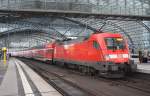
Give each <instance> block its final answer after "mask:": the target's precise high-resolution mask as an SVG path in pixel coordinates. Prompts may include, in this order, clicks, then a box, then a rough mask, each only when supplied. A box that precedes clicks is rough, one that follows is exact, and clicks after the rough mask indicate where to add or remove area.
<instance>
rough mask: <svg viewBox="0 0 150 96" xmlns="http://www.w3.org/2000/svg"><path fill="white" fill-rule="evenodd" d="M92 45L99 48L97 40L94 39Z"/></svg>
mask: <svg viewBox="0 0 150 96" xmlns="http://www.w3.org/2000/svg"><path fill="white" fill-rule="evenodd" d="M93 47H94V48H96V49H99V48H100V46H99V44H98V42H96V41H93Z"/></svg>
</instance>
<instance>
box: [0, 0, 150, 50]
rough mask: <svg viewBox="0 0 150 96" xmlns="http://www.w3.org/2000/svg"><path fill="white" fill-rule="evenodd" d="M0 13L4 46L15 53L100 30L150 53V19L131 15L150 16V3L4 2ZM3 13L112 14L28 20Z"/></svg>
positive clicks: (108, 0)
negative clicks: (98, 16) (99, 16)
mask: <svg viewBox="0 0 150 96" xmlns="http://www.w3.org/2000/svg"><path fill="white" fill-rule="evenodd" d="M0 10H2V12H1V11H0V47H8V48H9V49H10V50H11V51H16V50H24V49H28V48H31V47H34V46H38V45H43V44H45V43H48V42H52V41H55V40H64V39H67V38H72V39H76V38H82V37H87V36H89V35H90V34H92V33H94V32H95V30H99V29H101V31H102V32H113V33H121V34H122V35H123V36H124V37H125V38H127V39H128V42H129V47H130V49H134V50H135V52H137V51H138V50H144V49H149V50H150V20H144V19H133V18H132V19H130V16H131V17H132V16H137V17H138V16H139V17H140V16H141V17H142V16H143V17H150V0H0ZM3 10H14V11H18V10H19V11H20V10H21V11H22V10H23V11H24V10H27V11H28V10H34V11H42V12H47V11H49V10H53V11H56V12H57V11H59V12H60V11H61V12H67V11H69V12H81V13H83V12H86V13H91V14H108V15H109V17H107V16H104V17H102V18H97V17H94V16H88V17H86V16H84V17H83V16H81V17H80V16H76V15H74V14H72V15H71V16H58V15H57V16H55V15H41V14H40V15H32V16H31V15H30V16H28V14H27V15H26V16H25V17H24V16H22V15H18V14H17V15H16V14H15V15H14V13H12V12H10V13H9V12H8V13H4V12H3ZM113 15H117V16H119V17H117V18H115V17H113ZM111 16H112V17H111ZM123 16H128V18H123Z"/></svg>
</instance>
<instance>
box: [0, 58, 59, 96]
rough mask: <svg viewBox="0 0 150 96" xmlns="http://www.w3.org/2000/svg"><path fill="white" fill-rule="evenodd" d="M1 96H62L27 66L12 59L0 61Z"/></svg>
mask: <svg viewBox="0 0 150 96" xmlns="http://www.w3.org/2000/svg"><path fill="white" fill-rule="evenodd" d="M0 96H62V94H60V93H59V92H58V91H57V90H56V89H55V88H53V87H52V86H51V85H50V84H48V83H47V82H46V81H45V80H44V79H43V78H42V77H41V76H39V75H38V74H37V73H35V72H34V71H33V70H32V69H31V68H29V67H28V66H27V65H26V64H24V63H23V62H21V61H20V60H18V59H15V58H10V59H9V60H8V61H7V63H6V64H3V62H2V61H0Z"/></svg>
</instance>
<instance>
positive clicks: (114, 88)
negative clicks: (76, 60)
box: [21, 59, 150, 96]
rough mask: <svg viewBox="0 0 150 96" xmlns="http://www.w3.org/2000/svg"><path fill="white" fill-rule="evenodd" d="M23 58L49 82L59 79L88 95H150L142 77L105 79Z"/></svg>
mask: <svg viewBox="0 0 150 96" xmlns="http://www.w3.org/2000/svg"><path fill="white" fill-rule="evenodd" d="M21 60H22V61H23V62H25V63H26V64H28V65H29V66H30V67H33V68H34V67H35V65H36V66H38V68H34V70H35V71H37V72H38V73H39V74H41V75H42V76H43V77H45V78H46V80H47V81H48V82H49V81H50V83H51V82H52V83H54V85H55V84H58V83H59V81H57V80H58V79H59V80H61V81H63V82H67V84H70V85H72V86H74V87H75V88H77V89H79V90H82V91H83V92H85V93H86V94H88V95H86V96H150V91H149V89H150V87H149V86H148V84H147V83H145V85H147V86H145V87H144V85H143V84H142V80H144V79H142V78H140V79H137V78H136V79H134V78H131V77H128V78H125V79H105V78H99V77H97V76H84V74H82V73H79V72H76V71H72V70H66V69H64V68H60V67H56V66H52V65H47V64H43V63H41V62H37V61H31V60H27V59H21ZM41 65H42V66H41ZM48 66H49V67H48ZM39 70H41V71H39ZM145 78H146V77H145ZM56 81H57V82H56ZM140 82H141V83H140ZM138 84H141V85H138ZM146 87H147V88H146ZM89 94H90V95H89ZM65 96H81V95H65ZM83 96H84V95H83Z"/></svg>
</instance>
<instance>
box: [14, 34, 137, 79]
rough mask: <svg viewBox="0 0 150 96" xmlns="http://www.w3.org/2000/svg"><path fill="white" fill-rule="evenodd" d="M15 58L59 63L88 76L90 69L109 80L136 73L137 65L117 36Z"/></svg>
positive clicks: (49, 47) (97, 37)
mask: <svg viewBox="0 0 150 96" xmlns="http://www.w3.org/2000/svg"><path fill="white" fill-rule="evenodd" d="M12 55H14V56H22V57H27V58H34V59H38V60H42V61H46V62H47V61H52V63H56V62H59V63H60V64H64V65H67V66H71V67H73V68H78V69H82V70H84V71H85V72H86V71H87V70H88V71H89V69H90V71H91V72H93V71H94V72H95V71H96V72H98V73H99V74H100V75H102V76H105V77H110V78H120V77H123V76H124V74H125V73H127V72H134V71H135V70H136V65H135V64H133V62H131V61H130V57H129V49H128V44H127V41H126V40H125V39H124V38H123V37H122V36H121V35H120V34H116V33H99V34H92V35H91V36H90V37H89V38H78V39H76V40H66V41H57V42H54V43H49V44H45V45H44V46H42V47H36V48H33V49H30V50H24V51H19V52H14V53H12Z"/></svg>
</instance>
